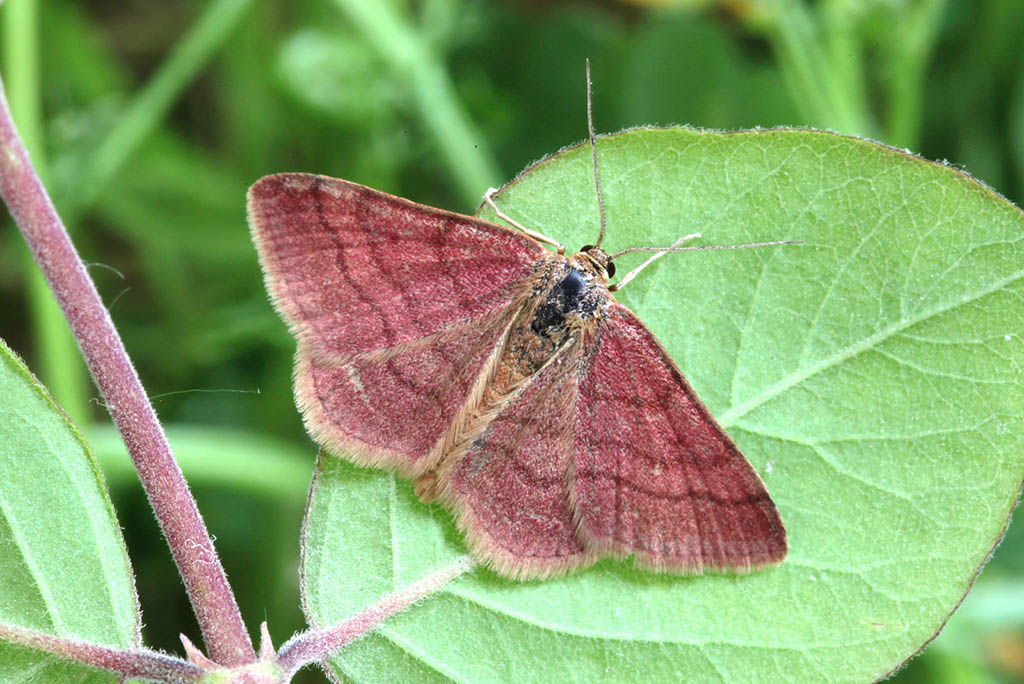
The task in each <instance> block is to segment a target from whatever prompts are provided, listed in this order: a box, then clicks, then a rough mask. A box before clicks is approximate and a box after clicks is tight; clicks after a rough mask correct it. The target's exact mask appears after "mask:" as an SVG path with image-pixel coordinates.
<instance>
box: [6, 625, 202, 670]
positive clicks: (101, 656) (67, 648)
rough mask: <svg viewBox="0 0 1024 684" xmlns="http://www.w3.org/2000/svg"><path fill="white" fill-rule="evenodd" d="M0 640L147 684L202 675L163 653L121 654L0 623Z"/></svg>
mask: <svg viewBox="0 0 1024 684" xmlns="http://www.w3.org/2000/svg"><path fill="white" fill-rule="evenodd" d="M0 638H2V639H3V640H4V641H9V642H11V643H15V644H21V645H22V646H31V647H32V648H34V649H37V650H39V651H45V652H46V653H52V654H54V655H56V656H60V657H61V658H67V659H68V660H74V661H77V662H79V663H84V664H85V665H91V666H92V667H98V668H102V669H104V670H110V671H111V672H117V673H118V674H122V675H125V676H128V677H134V678H136V679H144V680H146V681H150V682H164V683H165V684H190V683H191V682H194V681H196V680H197V679H199V678H200V677H201V676H203V674H205V673H204V672H203V670H201V669H200V668H199V667H197V666H196V665H193V664H192V663H189V662H186V661H184V660H180V659H178V658H172V657H170V656H166V655H164V654H162V653H156V652H154V651H148V650H146V649H135V650H130V651H123V650H120V649H117V648H111V647H109V646H101V645H99V644H90V643H87V642H84V641H74V640H71V639H62V638H60V637H55V636H53V635H52V634H44V633H42V632H36V631H34V630H31V629H25V628H24V627H16V626H14V625H8V624H3V623H0Z"/></svg>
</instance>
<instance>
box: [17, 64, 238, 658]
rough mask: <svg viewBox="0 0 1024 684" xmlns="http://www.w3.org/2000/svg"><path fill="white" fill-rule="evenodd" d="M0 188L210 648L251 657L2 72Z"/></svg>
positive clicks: (223, 579) (212, 554)
mask: <svg viewBox="0 0 1024 684" xmlns="http://www.w3.org/2000/svg"><path fill="white" fill-rule="evenodd" d="M0 195H2V197H3V199H4V201H5V202H6V203H7V206H8V207H9V209H10V212H11V215H12V216H13V217H14V220H15V222H16V223H17V224H18V228H19V229H20V230H21V232H22V235H24V237H25V241H26V242H27V243H28V245H29V248H30V249H31V250H32V255H33V257H34V258H35V260H36V263H38V264H39V267H40V269H41V270H42V271H43V275H45V276H46V280H47V282H48V283H49V285H50V289H51V290H52V291H53V294H54V297H55V298H56V299H57V302H58V304H60V308H61V311H62V312H63V313H64V317H65V319H67V322H68V325H69V326H70V327H71V331H72V333H73V334H74V336H75V340H76V341H77V342H78V346H79V349H80V350H81V352H82V356H83V358H84V359H85V362H86V365H87V366H88V367H89V371H90V372H91V373H92V376H93V379H94V380H95V382H96V385H97V386H98V387H99V390H100V393H101V394H102V395H103V399H104V402H105V403H106V406H107V409H108V410H109V411H110V415H111V417H113V419H114V423H115V424H116V425H117V428H118V431H119V432H120V433H121V436H122V438H123V439H124V442H125V445H126V446H127V448H128V453H129V454H130V455H131V458H132V462H133V463H134V464H135V469H136V470H137V471H138V473H139V479H140V480H141V481H142V486H143V488H144V489H145V491H146V495H147V496H148V497H149V501H150V505H151V506H152V507H153V512H154V514H155V515H156V518H157V521H158V522H159V524H160V527H161V529H162V530H163V533H164V536H165V537H166V539H167V542H168V544H169V545H170V547H171V553H172V555H173V556H174V561H175V563H176V564H177V566H178V571H179V573H181V577H182V580H183V581H184V583H185V589H186V591H187V592H188V596H189V599H190V600H191V602H192V608H193V610H195V613H196V618H197V619H198V621H199V627H200V629H201V630H202V633H203V638H204V640H205V642H206V647H207V649H208V650H209V653H210V657H211V658H213V659H214V660H215V661H217V662H218V663H220V664H222V665H227V666H233V665H241V664H244V663H248V662H252V661H253V660H255V657H256V656H255V652H254V651H253V647H252V642H251V641H250V639H249V634H248V632H247V631H246V629H245V624H244V623H243V622H242V616H241V614H240V613H239V611H238V605H237V603H236V602H235V597H234V594H233V593H232V592H231V587H230V585H229V584H228V581H227V576H226V575H225V573H224V568H223V567H222V566H221V564H220V560H219V559H218V558H217V553H216V551H215V550H214V547H213V541H212V540H211V539H210V535H209V533H208V532H207V530H206V526H205V525H204V524H203V519H202V516H200V514H199V509H198V508H197V507H196V503H195V500H194V499H193V498H192V494H191V492H189V489H188V483H186V482H185V478H184V477H183V476H182V474H181V469H180V468H179V467H178V464H177V462H175V460H174V456H173V455H172V454H171V449H170V446H169V445H168V443H167V439H166V437H165V436H164V432H163V428H162V427H161V426H160V423H159V421H158V420H157V417H156V413H155V412H154V411H153V407H152V405H151V404H150V403H149V399H148V397H147V396H146V393H145V391H144V390H143V388H142V383H141V382H140V381H139V376H138V374H137V373H136V372H135V368H134V367H133V366H132V363H131V360H130V359H129V358H128V354H127V352H126V351H125V348H124V344H123V342H122V341H121V338H120V336H119V335H118V334H117V330H116V329H115V328H114V324H113V321H112V320H111V318H110V315H109V313H108V312H107V310H106V308H104V306H103V303H102V301H101V300H100V297H99V294H98V293H97V291H96V287H95V285H94V284H93V282H92V280H91V279H90V278H89V274H88V273H87V272H86V270H85V265H84V264H83V263H82V260H81V259H80V258H79V256H78V253H77V252H76V250H75V247H74V245H73V244H72V243H71V239H70V237H68V234H67V231H66V230H65V229H64V225H63V224H62V223H61V220H60V218H59V217H58V216H57V213H56V211H55V210H54V207H53V203H52V202H51V201H50V198H49V196H48V195H47V193H46V190H45V189H44V188H43V185H42V183H41V182H40V180H39V177H38V175H37V174H36V172H35V169H34V168H33V167H32V163H31V161H30V160H29V157H28V153H27V152H26V150H25V147H24V145H23V144H22V142H21V139H20V138H19V137H18V133H17V131H16V129H15V127H14V122H13V121H12V120H11V114H10V109H9V107H8V106H7V99H6V96H5V95H4V93H3V85H2V82H0Z"/></svg>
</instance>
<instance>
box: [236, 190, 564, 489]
mask: <svg viewBox="0 0 1024 684" xmlns="http://www.w3.org/2000/svg"><path fill="white" fill-rule="evenodd" d="M248 210H249V223H250V226H251V228H252V234H253V240H254V242H255V243H256V247H257V250H258V251H259V254H260V262H261V264H262V266H263V271H264V274H265V277H266V282H267V289H268V291H269V292H270V293H271V298H272V299H273V301H274V305H275V307H276V308H277V310H278V311H279V312H280V313H281V315H282V317H283V318H284V319H285V321H286V322H287V324H288V325H289V327H290V328H291V329H292V331H293V332H294V333H295V335H296V337H297V338H298V351H297V354H296V367H295V391H296V398H297V401H298V403H299V406H300V408H301V409H302V410H303V417H304V420H305V422H306V425H307V428H308V429H309V431H310V433H311V434H312V435H313V437H314V438H315V439H316V440H317V441H318V442H319V443H321V444H323V445H324V446H326V447H327V449H328V451H331V452H332V453H341V454H343V455H345V456H347V457H349V458H350V459H351V460H353V461H355V462H356V463H359V464H362V465H374V466H387V467H392V468H395V469H397V470H399V471H402V472H404V473H407V474H415V473H418V472H420V471H422V470H423V469H425V468H426V467H428V465H429V464H428V460H429V459H428V458H427V456H428V455H429V453H430V451H431V448H432V446H433V444H434V443H435V442H436V441H437V440H438V439H439V438H440V436H441V434H442V433H443V431H444V429H445V428H446V427H447V426H448V424H449V423H450V422H451V421H452V419H453V417H454V416H455V415H456V414H457V413H458V411H459V410H460V409H461V408H462V406H463V405H464V403H465V401H466V399H467V398H468V397H469V396H470V394H471V393H472V392H473V391H474V389H475V388H477V386H478V384H479V382H480V380H481V378H482V377H483V376H484V375H485V374H486V372H487V370H488V368H489V366H490V365H492V364H493V362H494V352H495V349H496V348H497V346H498V345H499V343H500V340H501V338H502V336H503V334H504V332H505V329H506V328H507V325H508V322H509V321H510V320H511V318H512V317H513V316H514V314H515V310H514V309H515V302H516V299H517V296H518V294H519V293H520V292H521V290H522V289H523V287H525V282H526V280H527V278H528V276H529V275H530V274H531V272H532V270H533V266H534V263H535V261H536V260H537V259H538V258H539V257H541V256H542V255H544V254H546V253H547V252H546V250H545V249H544V248H543V247H541V246H540V245H538V244H537V243H536V242H534V241H533V240H531V239H529V238H527V237H525V236H523V235H521V234H519V233H517V232H515V231H512V230H509V229H506V228H503V227H501V226H498V225H495V224H491V223H487V222H486V221H480V220H477V219H474V218H471V217H468V216H460V215H458V214H453V213H450V212H445V211H441V210H439V209H433V208H430V207H424V206H421V205H418V204H414V203H412V202H409V201H407V200H403V199H400V198H398V197H394V196H392V195H388V194H386V193H382V192H378V191H376V190H372V189H370V188H367V187H364V186H361V185H357V184H354V183H349V182H346V181H343V180H337V179H333V178H327V177H323V176H314V175H308V174H278V175H274V176H267V177H265V178H263V179H261V180H260V181H258V182H257V183H256V184H255V185H253V186H252V188H251V189H250V191H249V202H248Z"/></svg>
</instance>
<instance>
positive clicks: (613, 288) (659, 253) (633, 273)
mask: <svg viewBox="0 0 1024 684" xmlns="http://www.w3.org/2000/svg"><path fill="white" fill-rule="evenodd" d="M699 237H700V233H690V234H689V235H684V236H683V237H681V238H679V239H678V240H676V241H675V242H673V243H672V244H671V245H670V246H669V247H663V248H661V249H659V250H657V252H656V253H655V254H652V255H651V256H649V257H647V259H646V260H645V261H644V263H642V264H640V265H639V266H637V267H636V268H634V269H633V270H632V271H630V272H629V273H627V274H626V275H624V276H622V279H621V280H620V281H619V282H617V283H615V284H614V285H612V286H610V287H609V288H608V289H609V290H611V291H612V292H615V291H617V290H621V289H622V288H623V287H624V286H625V285H626V283H628V282H629V281H630V280H632V279H633V278H636V276H637V274H638V273H640V271H642V270H644V269H645V268H647V267H648V266H650V265H651V264H653V263H654V262H655V261H657V260H658V259H660V258H661V257H663V256H665V255H666V254H668V251H669V250H670V249H672V248H673V247H678V246H679V245H681V244H683V243H684V242H686V241H687V240H696V239H697V238H699ZM641 249H642V248H641ZM626 251H627V252H628V251H629V250H626ZM624 253H625V252H619V253H618V254H616V255H614V256H612V257H611V259H614V258H615V257H617V256H620V255H622V254H624Z"/></svg>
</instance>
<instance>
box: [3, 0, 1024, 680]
mask: <svg viewBox="0 0 1024 684" xmlns="http://www.w3.org/2000/svg"><path fill="white" fill-rule="evenodd" d="M586 57H589V58H590V59H591V62H592V67H593V76H594V111H595V124H596V126H597V128H598V130H599V131H613V130H618V129H621V128H624V127H628V126H633V125H640V124H673V123H680V124H681V123H685V124H690V125H693V126H700V127H708V128H723V129H732V128H745V127H754V126H762V127H770V126H779V125H798V126H815V127H820V128H831V129H835V130H838V131H840V132H843V133H849V134H857V135H864V136H868V137H872V138H875V139H878V140H881V141H883V142H886V143H889V144H891V145H895V146H898V147H905V148H908V149H910V150H911V151H913V152H917V153H919V154H921V155H923V156H925V157H927V158H930V159H945V160H949V161H950V162H951V163H954V164H956V165H957V166H961V167H963V168H964V169H966V170H967V171H969V172H970V173H972V174H974V175H975V176H976V177H978V178H980V179H981V180H983V181H985V182H986V183H988V184H989V185H991V186H992V187H994V188H996V189H997V190H998V191H1000V192H1002V193H1003V194H1004V195H1006V196H1007V197H1009V198H1010V199H1011V200H1013V201H1014V202H1016V203H1017V204H1018V205H1019V204H1020V203H1021V198H1022V197H1024V3H1022V2H1021V1H1020V0H978V1H974V0H821V1H819V2H809V1H798V0H762V1H760V2H758V1H750V2H743V1H741V0H732V1H724V0H723V1H719V2H715V1H713V0H704V1H699V0H675V1H672V0H663V1H661V2H656V1H649V2H641V1H634V2H616V1H613V0H605V1H602V2H594V3H582V2H577V3H571V2H554V1H550V2H545V1H543V0H533V1H529V2H528V1H526V0H521V1H513V0H505V1H500V0H419V1H412V0H410V1H407V2H398V1H397V0H396V1H393V2H388V1H385V0H295V1H292V2H268V1H263V2H259V1H257V0H210V1H209V2H203V3H201V2H159V1H155V0H128V1H124V0H120V1H116V2H115V1H114V0H102V1H91V2H73V1H71V0H47V1H45V2H38V1H36V0H7V2H5V3H4V5H3V6H2V8H0V74H2V76H3V80H4V83H5V86H6V89H7V93H8V97H9V99H10V102H11V105H12V108H13V109H14V112H15V118H16V120H17V123H18V125H19V127H20V130H21V132H22V134H23V136H24V137H25V140H26V143H27V144H28V146H29V148H30V150H31V152H32V155H33V159H34V160H35V162H36V163H37V164H38V166H39V170H40V172H41V174H42V175H43V178H44V181H45V182H46V183H47V185H48V187H49V188H50V190H51V193H52V195H53V198H54V201H55V203H56V205H57V208H58V210H59V211H60V212H61V214H62V215H63V217H64V218H65V220H66V221H67V223H68V225H69V229H70V230H71V232H72V235H73V237H74V239H75V241H76V242H77V244H78V248H79V250H80V251H81V253H82V256H83V258H84V259H85V261H86V262H88V263H89V264H90V270H91V273H92V276H93V278H94V279H95V280H96V282H97V285H98V287H99V289H100V292H101V294H102V296H103V298H104V300H105V301H106V303H107V305H108V306H109V307H110V309H111V313H112V315H113V317H114V320H115V322H116V323H117V325H118V327H119V329H120V331H121V334H122V335H123V337H124V340H125V343H126V345H127V347H128V350H129V353H130V354H131V355H132V357H133V359H134V361H135V363H136V365H137V367H138V369H139V372H140V374H141V376H142V380H143V382H144V384H145V386H146V388H147V390H148V391H149V392H150V394H151V396H152V397H153V400H154V403H155V405H156V407H157V411H158V413H159V414H160V417H161V419H162V420H163V421H164V423H165V425H166V426H167V428H168V432H169V434H170V436H171V442H172V446H173V447H174V448H175V450H176V453H177V455H178V456H179V459H180V460H181V462H182V466H183V468H184V470H185V472H186V475H187V476H188V477H189V480H190V482H191V483H192V486H193V489H194V491H195V494H196V497H197V499H198V501H199V505H200V508H201V510H202V511H203V513H204V515H205V517H206V520H207V522H208V524H209V527H210V529H211V532H212V534H213V535H215V537H216V539H217V546H218V549H219V551H220V553H221V554H222V557H223V560H224V563H225V566H226V569H227V571H228V574H229V576H230V578H231V580H232V583H233V585H234V586H235V588H236V590H237V592H238V598H239V601H240V603H241V606H242V610H243V614H244V615H245V617H246V619H247V621H248V622H249V624H250V628H253V629H254V628H256V627H257V626H258V624H259V621H261V620H264V619H266V620H268V621H269V622H270V627H271V630H272V633H273V635H274V638H275V641H277V642H278V643H280V642H282V641H283V640H284V639H285V638H286V637H287V636H289V635H290V634H291V633H292V632H294V631H295V630H298V629H300V628H301V627H302V626H303V623H302V616H301V612H300V610H299V595H298V588H297V568H298V551H299V549H298V533H299V526H300V522H301V515H302V509H303V506H304V504H305V495H306V489H307V487H308V484H309V478H310V473H311V468H312V464H313V457H314V453H315V449H314V447H313V445H312V444H311V443H310V442H309V440H308V439H307V438H306V437H305V434H304V431H303V429H302V425H301V422H300V419H299V417H298V415H297V413H296V412H295V410H294V407H293V404H292V400H291V388H290V371H291V355H292V351H293V348H294V347H293V342H292V340H291V338H290V337H289V336H288V335H287V333H286V331H285V329H284V327H283V325H282V324H281V323H280V321H279V320H278V318H277V317H276V315H275V314H274V313H273V312H272V310H271V308H270V306H269V304H268V303H267V298H266V295H265V292H264V289H263V284H262V278H261V276H260V272H259V268H258V265H257V262H256V255H255V252H254V250H253V248H252V245H251V243H250V240H249V235H248V229H247V227H246V223H245V211H244V196H245V191H246V188H247V187H248V185H249V184H250V183H252V182H253V181H255V180H256V179H257V178H259V177H260V176H262V175H264V174H267V173H272V172H278V171H311V172H318V173H324V174H328V175H333V176H340V177H343V178H347V179H350V180H354V181H358V182H360V183H364V184H367V185H371V186H374V187H377V188H381V189H383V190H386V191H388V192H392V193H395V194H398V195H402V196H404V197H408V198H410V199H413V200H416V201H418V202H422V203H425V204H430V205H434V206H439V207H444V208H447V209H452V210H456V211H461V212H466V213H471V212H472V211H473V210H474V208H475V206H476V204H477V202H478V201H479V199H480V197H481V195H482V194H483V192H484V191H485V190H486V189H487V188H488V187H490V186H495V185H499V184H501V183H503V182H504V181H506V180H508V179H510V178H511V177H512V176H513V175H514V174H515V173H517V172H518V171H519V170H520V169H522V168H523V167H524V166H526V165H527V164H528V163H530V162H531V161H533V160H535V159H537V158H539V157H541V156H543V155H545V154H547V153H550V152H553V151H555V150H557V149H559V148H560V147H562V146H564V145H566V144H569V143H572V142H575V141H578V140H580V139H581V138H583V137H584V136H585V133H586V120H585V114H584V102H585V90H584V77H583V62H584V58H586ZM0 319H2V327H0V335H2V336H3V337H4V338H5V339H6V340H7V341H8V342H9V343H10V345H11V346H12V347H13V348H14V349H15V350H17V351H18V352H19V353H20V354H22V355H23V356H24V357H25V359H26V360H27V361H28V363H29V365H30V367H31V368H32V369H33V370H34V371H35V372H36V373H37V374H38V375H39V376H40V377H41V379H42V380H43V382H44V383H46V384H47V385H48V386H49V387H50V388H51V390H52V391H53V393H54V394H55V396H56V398H57V400H58V401H59V402H60V403H61V404H62V405H63V406H64V407H65V408H66V409H67V410H68V412H69V413H70V414H71V415H72V417H73V418H75V420H76V421H78V422H79V423H80V424H82V425H83V426H84V428H85V431H86V434H87V436H88V437H89V438H90V440H91V441H92V443H93V444H94V445H95V447H96V450H97V452H98V454H99V455H100V457H101V460H102V463H103V465H104V470H105V472H106V474H107V477H108V481H109V484H110V486H111V489H112V493H113V496H114V501H115V505H116V507H117V510H118V514H119V516H120V520H121V524H122V525H123V526H124V528H125V536H126V538H127V542H128V545H129V552H130V554H131V557H132V560H133V563H134V566H135V572H136V578H137V582H138V589H139V594H140V598H141V603H142V608H143V616H144V619H145V622H146V627H145V630H144V635H145V639H146V642H147V644H148V645H150V646H153V647H156V648H162V649H167V650H174V651H178V650H180V647H179V645H178V642H177V633H178V632H181V631H183V632H185V633H186V634H188V635H189V636H190V637H191V638H192V639H193V640H195V641H197V642H198V633H197V631H198V630H197V629H196V627H195V623H194V620H193V618H192V616H191V613H190V610H189V607H188V605H187V602H186V601H185V598H184V593H183V591H182V590H181V586H180V582H179V581H178V579H177V575H176V573H175V571H174V568H173V566H172V563H171V560H170V557H169V555H168V553H167V548H166V544H165V543H164V542H163V540H162V539H161V538H160V536H159V533H158V530H157V528H156V525H155V523H154V521H153V518H152V515H151V514H150V512H149V510H148V508H147V504H146V501H145V497H144V495H143V494H142V493H141V491H140V489H139V487H138V483H137V480H136V479H135V476H134V473H133V471H132V470H131V466H130V464H129V463H128V461H127V458H126V456H124V455H123V452H122V451H121V449H120V447H119V444H118V441H117V438H116V435H115V434H113V433H112V431H111V430H110V428H109V426H108V423H109V420H108V417H107V415H106V413H105V412H104V410H103V408H102V406H101V404H100V402H99V401H98V398H97V392H96V390H95V389H94V387H93V386H92V384H91V382H90V381H89V380H88V378H87V376H86V374H85V371H84V368H83V367H82V365H81V361H80V360H79V358H78V355H77V352H76V350H75V348H74V346H73V343H72V342H70V338H69V337H68V335H67V333H66V332H65V328H64V324H63V321H62V320H61V319H60V317H59V314H56V312H55V307H53V306H52V303H51V301H50V297H49V294H48V292H47V291H46V290H45V288H44V287H42V286H41V283H40V281H39V278H38V276H37V275H36V273H35V269H34V267H33V265H32V264H31V262H30V261H29V259H28V258H27V250H25V248H24V246H23V244H22V240H21V238H20V236H19V235H18V233H17V231H16V230H15V229H14V228H13V226H11V225H9V221H8V225H7V227H6V229H5V230H4V231H3V233H2V234H0ZM836 619H837V620H840V619H842V616H840V615H837V616H836ZM766 629H770V626H766ZM302 680H303V681H323V680H322V676H321V675H320V674H318V673H316V672H307V673H304V675H303V677H302ZM896 680H897V681H901V682H952V683H960V682H978V683H981V682H1012V681H1024V529H1018V528H1015V527H1013V526H1011V527H1010V529H1009V531H1008V534H1007V537H1006V539H1005V541H1004V543H1003V544H1002V546H1001V547H1000V548H999V549H998V550H997V552H996V553H995V555H994V557H993V559H992V561H991V562H990V563H989V565H988V566H987V567H986V569H985V572H984V574H983V575H982V576H981V578H980V579H979V581H978V583H977V586H976V587H975V589H974V590H972V592H971V594H970V595H969V596H968V597H967V599H966V601H965V603H964V605H963V606H962V608H961V610H960V611H958V612H957V614H955V615H954V616H953V617H952V619H951V620H950V622H949V624H948V626H947V628H946V630H945V631H944V632H943V634H942V635H941V636H940V637H939V638H938V639H937V640H936V641H935V642H934V643H933V644H932V645H931V646H930V647H929V648H928V649H927V650H926V651H925V652H924V653H923V655H921V656H920V657H918V658H917V659H915V660H913V661H912V662H911V663H910V664H909V665H908V666H907V667H906V668H905V669H903V670H902V671H901V672H900V673H899V674H898V675H897V677H896Z"/></svg>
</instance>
